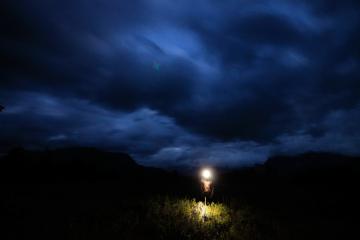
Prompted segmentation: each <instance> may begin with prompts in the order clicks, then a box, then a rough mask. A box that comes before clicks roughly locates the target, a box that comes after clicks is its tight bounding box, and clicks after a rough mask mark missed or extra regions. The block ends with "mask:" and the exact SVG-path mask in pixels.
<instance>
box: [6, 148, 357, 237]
mask: <svg viewBox="0 0 360 240" xmlns="http://www.w3.org/2000/svg"><path fill="white" fill-rule="evenodd" d="M359 169H360V168H359V158H354V157H345V156H341V155H334V154H325V153H308V154H304V155H300V156H294V157H275V158H271V159H269V160H268V161H267V162H266V163H265V164H264V165H259V166H256V167H252V168H247V169H241V170H232V171H228V170H222V169H218V177H217V181H216V184H215V186H216V187H215V195H214V198H213V199H212V201H213V202H216V203H219V204H221V206H225V207H226V208H228V209H229V215H230V221H229V222H226V223H224V224H218V225H216V224H214V225H209V226H208V228H206V229H205V228H202V226H201V224H200V225H196V227H195V226H193V225H195V224H194V223H192V222H189V221H187V220H186V219H185V220H184V221H180V220H179V219H181V217H182V215H181V213H178V214H180V215H176V216H171V214H175V213H172V209H175V206H177V205H176V204H177V203H178V202H179V201H180V199H192V198H195V199H197V200H201V199H202V198H201V195H200V193H199V191H200V190H199V189H200V188H199V183H198V179H197V177H196V176H193V177H192V176H191V175H190V176H184V175H181V174H178V173H176V172H174V171H173V172H167V171H164V170H160V169H156V168H146V167H142V166H139V165H137V164H136V163H135V162H134V161H133V160H132V159H131V157H129V156H128V155H126V154H121V153H106V152H101V151H98V150H96V149H91V148H74V149H63V150H54V151H45V152H30V151H25V150H21V149H18V150H14V151H12V152H11V153H9V155H7V156H5V157H4V158H3V159H1V168H0V173H1V195H2V197H1V200H0V201H1V202H0V211H1V214H0V216H1V221H2V224H1V228H2V230H1V236H0V238H1V239H32V238H34V239H245V240H247V239H354V238H357V230H358V227H359V221H358V214H357V211H356V210H357V206H358V203H359V197H358V196H357V191H358V187H357V182H358V180H359ZM167 206H169V207H167ZM169 209H170V211H169ZM180 209H181V208H180ZM169 212H170V213H169ZM169 214H170V216H169ZM159 219H160V220H161V219H168V220H166V221H159ZM188 225H190V226H188ZM204 229H205V230H204ZM209 233H211V234H210V235H209Z"/></svg>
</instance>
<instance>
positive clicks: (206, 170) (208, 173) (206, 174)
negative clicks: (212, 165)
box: [201, 169, 212, 180]
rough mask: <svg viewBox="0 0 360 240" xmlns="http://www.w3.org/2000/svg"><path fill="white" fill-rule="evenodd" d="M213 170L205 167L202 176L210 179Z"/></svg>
mask: <svg viewBox="0 0 360 240" xmlns="http://www.w3.org/2000/svg"><path fill="white" fill-rule="evenodd" d="M211 175H212V174H211V171H210V169H204V170H202V172H201V176H202V177H203V178H204V179H206V180H208V179H210V178H211Z"/></svg>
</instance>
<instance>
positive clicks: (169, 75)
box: [0, 0, 360, 167]
mask: <svg viewBox="0 0 360 240" xmlns="http://www.w3.org/2000/svg"><path fill="white" fill-rule="evenodd" d="M359 12H360V1H358V0H342V1H335V0H308V1H305V0H303V1H300V0H299V1H297V0H291V1H290V0H288V1H285V0H283V1H281V0H278V1H277V0H271V1H257V0H231V1H226V0H132V1H125V0H123V1H120V0H116V1H115V0H108V1H104V0H77V1H74V0H69V1H63V0H62V1H60V0H59V1H53V0H48V1H43V0H31V1H29V0H23V1H20V0H17V1H14V0H2V1H1V3H0V24H1V33H0V61H1V64H0V68H1V70H0V105H2V106H4V107H5V109H3V110H2V111H1V112H0V146H1V149H0V152H6V151H8V150H9V149H11V148H13V147H16V146H23V147H26V148H30V149H45V148H50V149H51V148H58V147H68V146H94V147H98V148H101V149H104V150H110V151H124V152H127V153H129V154H131V155H132V156H133V157H134V158H135V159H136V160H137V161H138V162H139V163H141V164H145V165H153V166H164V167H166V166H183V165H185V166H191V165H196V164H201V163H211V164H218V165H222V166H244V165H249V164H254V163H260V162H263V161H265V160H266V159H267V157H268V156H271V155H274V154H297V153H302V152H307V151H330V152H338V153H345V154H360V127H359V126H360V125H359V124H360V14H359Z"/></svg>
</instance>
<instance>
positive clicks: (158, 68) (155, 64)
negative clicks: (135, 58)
mask: <svg viewBox="0 0 360 240" xmlns="http://www.w3.org/2000/svg"><path fill="white" fill-rule="evenodd" d="M153 68H154V69H155V70H156V71H160V64H159V63H157V62H154V64H153Z"/></svg>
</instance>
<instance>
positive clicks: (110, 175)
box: [0, 148, 189, 193]
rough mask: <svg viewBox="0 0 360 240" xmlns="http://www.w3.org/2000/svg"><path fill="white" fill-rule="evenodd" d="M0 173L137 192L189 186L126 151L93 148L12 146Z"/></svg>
mask: <svg viewBox="0 0 360 240" xmlns="http://www.w3.org/2000/svg"><path fill="white" fill-rule="evenodd" d="M0 174H1V177H0V180H1V182H2V183H20V184H22V183H45V184H48V183H79V182H83V183H101V182H107V184H115V185H117V186H118V187H119V189H121V190H122V191H132V192H139V193H146V192H163V191H166V192H170V193H171V192H174V191H176V192H181V191H182V190H183V189H185V187H184V185H185V184H187V185H189V183H188V182H189V178H183V177H181V176H179V175H178V174H177V173H176V172H168V171H165V170H162V169H159V168H152V167H144V166H141V165H138V164H137V163H136V162H135V161H134V160H133V159H132V158H131V157H130V156H129V155H128V154H126V153H119V152H105V151H101V150H98V149H95V148H64V149H57V150H47V151H28V150H24V149H15V150H13V151H11V152H9V153H8V154H7V155H5V156H4V157H3V158H1V159H0ZM174 186H176V187H174ZM188 190H189V188H188V187H187V189H186V191H188Z"/></svg>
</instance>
